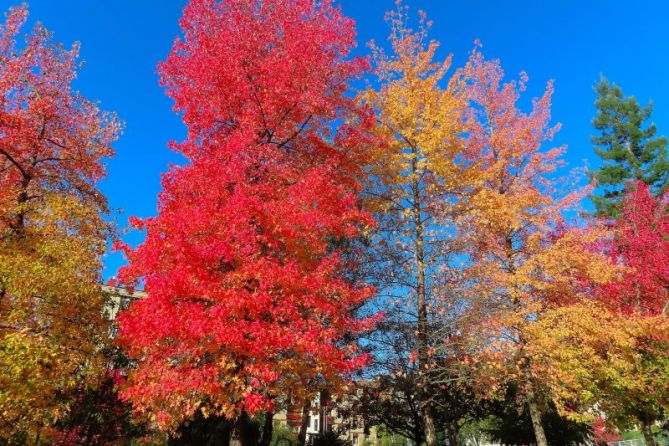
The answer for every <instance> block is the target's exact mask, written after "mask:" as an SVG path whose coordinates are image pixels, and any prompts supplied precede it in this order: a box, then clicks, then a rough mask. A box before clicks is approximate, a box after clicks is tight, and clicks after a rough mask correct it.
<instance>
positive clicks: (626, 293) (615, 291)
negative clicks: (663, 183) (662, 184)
mask: <svg viewBox="0 0 669 446" xmlns="http://www.w3.org/2000/svg"><path fill="white" fill-rule="evenodd" d="M667 198H669V197H664V198H663V197H659V198H658V197H654V196H653V195H652V194H651V193H650V191H649V190H648V186H647V185H646V184H645V183H643V182H636V183H632V184H630V185H629V186H628V188H627V194H626V196H625V198H624V199H623V201H622V203H621V207H622V210H621V214H620V217H619V218H618V219H617V220H616V221H615V222H614V223H613V230H614V233H615V236H614V239H613V240H612V243H611V246H610V255H611V256H612V258H613V259H614V261H615V262H616V263H618V264H621V265H622V266H624V267H626V268H627V269H626V271H625V272H624V273H623V276H622V277H621V279H620V280H619V281H616V282H614V283H611V284H609V285H607V286H605V287H603V288H602V290H601V298H602V299H603V300H605V301H606V302H608V303H609V304H611V305H612V306H614V307H615V308H616V309H617V310H620V311H623V312H640V313H643V314H645V315H649V316H650V315H658V314H661V313H663V312H666V310H667V305H669V202H668V201H667Z"/></svg>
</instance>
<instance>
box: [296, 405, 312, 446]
mask: <svg viewBox="0 0 669 446" xmlns="http://www.w3.org/2000/svg"><path fill="white" fill-rule="evenodd" d="M310 412H311V400H307V401H305V402H304V407H303V408H302V424H301V425H300V431H299V433H298V434H297V446H304V445H305V444H306V443H307V428H308V427H309V413H310Z"/></svg>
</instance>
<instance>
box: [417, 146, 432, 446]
mask: <svg viewBox="0 0 669 446" xmlns="http://www.w3.org/2000/svg"><path fill="white" fill-rule="evenodd" d="M413 150H414V154H415V155H416V157H414V159H413V160H412V161H411V169H412V171H413V172H412V173H413V175H414V180H413V183H412V185H411V186H412V193H413V218H414V231H415V234H414V235H415V240H416V245H415V246H416V298H417V300H416V312H417V315H418V367H419V370H420V371H422V372H425V371H426V370H427V367H428V360H429V358H428V353H427V351H428V337H427V332H428V324H427V292H426V288H425V269H426V268H425V240H424V235H423V231H424V227H423V217H422V211H423V210H422V207H421V195H420V184H419V180H418V178H417V174H418V160H417V156H418V155H417V153H416V149H415V148H414V149H413ZM423 376H425V375H423ZM426 381H427V380H426ZM423 384H424V386H423V389H427V388H428V386H427V385H426V384H428V383H427V382H424V383H423ZM420 395H421V396H420V398H421V401H420V403H421V412H422V415H423V430H424V432H425V443H426V445H427V446H437V429H436V427H435V424H434V418H435V417H434V408H433V407H432V404H431V403H430V401H429V398H430V395H428V394H427V393H425V392H420Z"/></svg>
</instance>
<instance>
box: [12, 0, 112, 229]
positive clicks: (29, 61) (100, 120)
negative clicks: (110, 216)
mask: <svg viewBox="0 0 669 446" xmlns="http://www.w3.org/2000/svg"><path fill="white" fill-rule="evenodd" d="M27 17H28V10H27V8H26V7H20V8H13V9H11V10H10V12H9V13H8V15H7V20H6V22H5V24H4V26H3V27H2V29H1V30H0V31H1V32H0V135H1V136H0V231H3V230H6V229H7V227H10V228H12V229H17V228H16V227H15V226H16V225H17V224H23V222H22V221H21V222H17V221H14V220H12V219H11V215H16V214H20V213H26V209H25V204H26V203H27V202H30V201H31V200H33V201H34V200H38V199H40V198H42V197H43V195H44V194H45V193H48V191H55V192H61V193H62V192H65V193H66V192H68V191H72V190H74V191H75V193H77V195H79V197H80V198H82V199H84V200H91V201H92V202H93V203H95V206H106V205H105V204H104V203H105V202H104V199H103V198H102V196H101V195H100V194H99V193H98V192H97V191H96V190H95V186H96V184H97V182H98V181H99V180H100V179H101V178H102V177H103V176H104V174H105V171H104V165H103V164H102V163H101V160H102V159H103V158H106V157H110V156H112V155H113V150H112V149H111V147H110V144H111V142H112V141H113V140H114V139H115V138H116V136H117V134H118V131H119V123H118V122H117V121H116V120H115V118H114V116H113V115H111V114H107V113H103V112H100V110H99V109H98V108H97V105H96V104H95V103H93V102H90V101H88V100H86V99H85V98H83V97H82V96H80V95H79V94H78V93H77V92H75V91H73V90H72V88H71V83H72V80H73V79H74V78H75V76H76V71H77V68H78V66H79V62H78V61H77V57H78V54H79V48H78V45H74V46H73V47H72V49H70V50H65V49H64V48H63V47H62V46H60V45H58V44H54V43H52V42H51V35H50V33H49V32H48V31H47V30H46V29H45V28H43V27H41V26H37V27H36V28H35V30H34V31H33V32H32V33H31V34H30V35H29V37H28V38H27V40H26V43H25V45H24V46H21V45H18V44H17V36H18V34H19V32H20V30H21V28H22V27H23V25H24V23H25V21H26V19H27ZM17 203H19V204H20V205H24V206H23V209H18V207H20V206H19V205H17ZM0 234H1V232H0Z"/></svg>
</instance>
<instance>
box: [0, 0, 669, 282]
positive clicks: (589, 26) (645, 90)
mask: <svg viewBox="0 0 669 446" xmlns="http://www.w3.org/2000/svg"><path fill="white" fill-rule="evenodd" d="M21 1H22V0H18V1H7V0H0V6H1V7H2V9H3V10H7V8H8V7H9V6H11V5H16V4H19V3H20V2H21ZM405 1H406V3H407V4H408V5H410V6H411V7H412V8H413V9H414V10H415V9H417V8H420V9H423V10H425V11H426V12H427V13H428V16H429V18H430V19H432V20H433V21H434V26H433V30H432V36H433V37H434V38H436V39H437V40H439V41H441V42H442V54H441V55H442V56H445V55H446V54H447V53H453V54H454V62H455V65H456V66H460V65H462V63H463V62H464V60H465V59H466V57H467V53H468V51H469V50H470V49H471V47H472V42H473V41H474V39H476V38H479V39H481V40H482V42H483V44H484V48H483V50H484V54H485V55H486V56H487V57H489V58H499V59H501V61H502V65H503V67H504V68H505V70H506V72H507V74H508V75H511V76H514V77H515V76H516V75H517V73H518V72H519V71H521V70H525V71H526V72H527V73H528V74H529V76H530V85H529V89H528V93H529V95H538V94H540V93H541V92H542V89H543V87H544V85H545V83H546V81H547V80H548V79H555V88H556V91H555V96H554V101H553V116H554V120H555V121H556V122H561V123H562V124H563V128H562V131H561V132H560V134H559V135H558V137H557V140H556V143H559V144H562V143H566V144H568V145H569V149H568V152H567V160H568V161H569V163H570V165H571V166H572V167H578V166H581V165H583V164H584V163H585V162H586V161H585V160H587V161H588V162H589V164H590V165H591V166H596V165H597V159H596V156H595V155H594V153H593V151H592V147H591V144H590V142H589V136H590V134H591V133H592V131H591V127H590V120H591V118H592V116H593V114H594V107H593V101H594V93H593V91H592V87H593V85H594V84H595V82H596V81H597V80H598V79H599V76H600V73H603V74H605V75H606V76H607V77H609V78H610V79H611V80H614V81H615V82H616V83H618V84H619V85H621V86H622V87H623V90H624V91H625V92H626V93H627V94H633V95H635V96H636V97H637V98H638V99H639V100H640V101H641V102H642V103H645V102H646V101H648V100H649V99H652V100H653V101H654V103H655V113H654V121H655V122H656V123H657V124H658V127H659V130H660V133H663V134H669V61H667V56H669V24H668V23H667V17H669V3H668V2H665V1H662V0H656V1H643V0H637V1H626V0H625V1H623V0H618V1H617V0H580V1H576V0H553V1H539V0H534V1H532V0H518V1H516V0H507V1H501V0H467V1H462V0H405ZM185 3H186V1H185V0H114V1H111V0H107V1H100V0H57V1H56V0H33V1H32V2H30V3H29V6H30V12H31V16H30V23H31V24H32V23H33V22H34V21H36V20H39V21H42V22H43V23H44V24H45V25H46V26H47V27H48V28H49V29H50V30H52V31H53V32H55V38H56V40H58V41H61V42H63V43H65V44H66V45H69V44H71V43H72V42H73V41H80V42H81V43H82V59H83V60H85V62H86V64H85V66H84V68H83V69H82V70H81V72H80V74H79V78H78V79H77V81H76V88H77V89H79V90H80V91H81V92H82V93H83V94H84V95H86V96H87V97H89V98H92V99H97V100H99V101H101V105H102V107H103V108H104V109H106V110H112V111H115V112H117V113H118V115H119V116H120V117H121V119H123V120H124V121H125V123H126V129H125V132H124V134H123V136H122V137H121V139H120V140H119V141H118V143H117V144H116V146H115V148H116V152H117V155H116V157H115V158H114V159H112V160H110V161H109V177H108V178H107V179H106V180H105V181H104V183H103V184H102V189H103V191H104V193H105V194H106V195H107V196H108V197H109V200H110V204H111V206H112V208H114V209H116V210H119V213H118V214H117V219H118V222H119V225H120V227H124V226H125V225H126V221H127V217H128V216H130V215H137V216H140V217H147V216H151V215H154V214H155V212H156V195H157V193H158V192H159V190H160V174H161V173H162V172H164V171H165V170H166V169H167V166H168V163H170V162H177V163H178V162H180V159H179V157H178V156H177V155H175V154H174V153H172V152H171V151H170V150H169V149H167V146H166V145H167V142H168V141H169V140H171V139H180V138H182V136H183V135H184V128H183V125H182V124H181V121H180V119H179V117H178V116H176V115H175V114H174V113H173V112H172V110H171V102H170V100H169V99H168V98H167V97H166V96H165V95H164V94H163V91H162V89H161V88H160V87H159V86H158V82H157V76H156V63H157V62H158V61H160V60H162V59H163V58H164V57H165V56H166V55H167V53H168V51H169V49H170V47H171V45H172V42H173V40H174V37H175V36H176V35H177V34H178V32H179V28H178V23H177V21H178V19H179V17H180V14H181V8H182V7H183V6H184V4H185ZM340 3H341V4H342V7H343V10H344V12H345V13H346V14H347V15H349V16H352V17H353V18H355V19H356V21H357V24H358V34H359V40H360V42H361V43H362V45H361V47H360V51H365V49H366V48H365V47H364V43H365V42H367V41H368V40H370V39H375V40H376V41H377V42H379V43H380V42H384V41H385V38H386V35H387V28H386V26H385V23H384V21H383V15H384V12H385V11H386V10H388V9H392V8H393V7H394V2H393V0H341V1H340ZM124 238H125V239H126V240H127V241H129V242H131V243H136V242H138V241H139V240H141V234H137V233H134V234H128V235H125V236H124ZM122 262H123V260H122V258H121V256H120V255H118V254H112V255H110V256H109V257H108V258H107V259H106V269H105V276H106V277H109V276H111V275H114V274H115V271H116V269H117V267H118V266H119V265H120V264H122Z"/></svg>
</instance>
